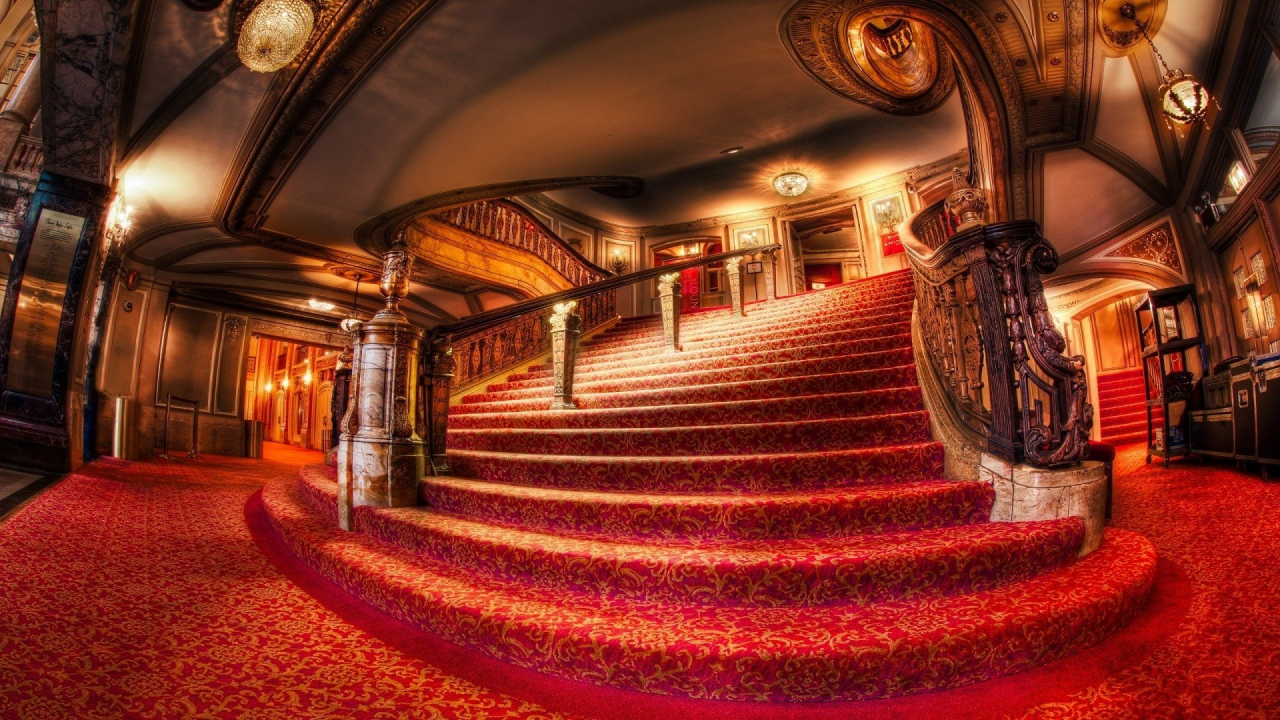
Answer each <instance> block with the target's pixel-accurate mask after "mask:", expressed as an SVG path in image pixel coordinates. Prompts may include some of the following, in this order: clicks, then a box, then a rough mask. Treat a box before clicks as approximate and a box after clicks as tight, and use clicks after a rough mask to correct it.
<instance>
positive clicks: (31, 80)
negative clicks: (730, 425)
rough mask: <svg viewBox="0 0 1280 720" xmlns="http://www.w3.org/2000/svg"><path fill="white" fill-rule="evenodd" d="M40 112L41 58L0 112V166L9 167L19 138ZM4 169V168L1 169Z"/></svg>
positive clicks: (23, 78)
mask: <svg viewBox="0 0 1280 720" xmlns="http://www.w3.org/2000/svg"><path fill="white" fill-rule="evenodd" d="M39 112H40V56H39V55H37V56H36V59H35V60H33V61H31V67H29V68H28V69H27V74H26V75H23V76H22V81H21V82H19V83H18V87H17V89H15V90H14V91H13V97H11V98H10V99H9V104H8V105H6V106H5V108H4V110H3V111H0V165H3V166H5V167H7V166H8V163H9V158H11V157H13V149H14V148H15V147H17V145H18V138H20V137H22V134H23V133H24V132H26V131H27V128H29V127H31V123H32V121H33V120H35V118H36V115H37V114H39ZM0 169H3V168H0Z"/></svg>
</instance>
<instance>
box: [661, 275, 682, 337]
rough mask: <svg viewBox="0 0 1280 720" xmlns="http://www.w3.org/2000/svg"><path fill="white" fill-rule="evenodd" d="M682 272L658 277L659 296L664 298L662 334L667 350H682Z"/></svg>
mask: <svg viewBox="0 0 1280 720" xmlns="http://www.w3.org/2000/svg"><path fill="white" fill-rule="evenodd" d="M681 289H682V288H681V287H680V273H671V274H669V275H661V276H659V277H658V297H659V298H661V300H662V336H663V339H664V340H665V341H666V346H667V352H677V351H679V350H680V302H681V298H680V290H681Z"/></svg>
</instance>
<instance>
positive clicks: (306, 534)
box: [263, 479, 1155, 701]
mask: <svg viewBox="0 0 1280 720" xmlns="http://www.w3.org/2000/svg"><path fill="white" fill-rule="evenodd" d="M297 485H298V482H297V480H296V479H282V480H278V481H274V482H272V483H270V484H268V485H267V487H266V488H265V489H264V490H263V503H264V505H265V507H266V509H267V512H268V515H269V517H270V519H271V522H272V523H273V525H274V527H275V528H276V529H277V531H278V532H279V533H280V534H281V536H282V538H283V539H284V541H285V542H286V543H287V544H288V545H289V546H290V547H291V548H292V549H293V550H294V552H296V553H297V554H298V555H299V557H301V558H302V559H303V560H304V561H305V562H306V563H308V564H309V565H310V566H311V567H312V568H313V569H315V570H316V571H317V572H319V573H321V574H322V575H324V576H326V577H327V578H328V579H329V580H330V581H332V582H334V583H336V584H337V585H338V586H339V587H342V588H343V589H345V590H346V591H348V592H350V593H353V594H354V595H356V596H357V597H359V598H362V599H363V600H365V601H366V602H369V603H371V604H373V605H374V606H375V607H378V608H380V609H381V610H383V611H384V612H387V613H388V614H390V615H392V616H393V617H396V618H398V619H400V620H403V621H406V622H409V623H411V624H414V625H417V626H418V627H421V628H423V629H425V630H428V631H431V632H435V633H438V634H440V635H442V636H443V637H445V638H446V639H449V640H452V641H454V642H457V643H460V644H463V645H467V646H470V647H474V648H478V649H480V650H483V651H485V652H487V653H489V654H491V655H493V656H495V657H497V658H500V659H503V660H505V661H508V662H512V663H515V664H518V665H521V666H524V667H529V668H533V669H537V670H541V671H544V672H549V673H552V674H556V675H560V676H562V677H566V678H569V679H572V680H578V681H584V682H595V683H603V684H608V685H613V686H616V687H621V688H628V689H635V690H644V691H648V692H660V693H671V694H679V695H687V696H691V697H700V698H718V699H725V700H729V699H733V700H788V701H797V700H836V699H869V698H876V697H889V696H894V695H901V694H905V693H910V692H919V691H923V690H938V689H943V688H947V687H953V686H957V685H962V684H965V683H970V682H975V681H979V680H984V679H988V678H991V677H993V676H995V675H999V674H1005V673H1013V672H1018V671H1021V670H1025V669H1028V668H1030V667H1033V666H1035V665H1038V664H1041V663H1044V662H1048V661H1050V660H1054V659H1057V658H1059V657H1062V656H1064V655H1066V654H1069V653H1070V652H1072V651H1074V650H1076V649H1078V648H1081V647H1084V646H1087V645H1089V644H1092V643H1095V642H1098V641H1100V640H1101V639H1103V638H1104V637H1106V636H1108V635H1109V634H1111V633H1113V632H1114V631H1115V630H1117V629H1118V628H1119V627H1121V626H1123V625H1124V624H1125V623H1126V622H1128V620H1129V619H1130V618H1132V617H1133V616H1134V615H1135V614H1136V613H1137V612H1138V610H1139V609H1140V608H1141V607H1142V604H1143V602H1144V600H1145V598H1146V595H1147V593H1148V591H1149V590H1150V588H1151V585H1152V583H1153V582H1154V578H1155V550H1154V548H1152V547H1151V545H1150V543H1148V542H1147V541H1146V540H1144V539H1142V538H1141V537H1140V536H1137V535H1134V534H1132V533H1126V532H1123V531H1116V530H1111V531H1108V534H1107V541H1106V543H1105V544H1104V545H1103V547H1102V549H1101V550H1099V551H1097V552H1095V553H1093V554H1092V555H1090V556H1088V557H1086V558H1084V559H1083V560H1081V561H1079V562H1077V563H1074V564H1072V565H1069V566H1067V567H1065V568H1062V569H1060V570H1056V571H1054V572H1051V573H1047V574H1044V575H1040V576H1038V577H1034V578H1030V579H1027V580H1025V581H1022V582H1018V583H1013V584H1008V585H1004V586H1002V587H999V588H996V589H993V590H988V591H984V592H979V593H972V594H965V595H953V596H935V597H922V598H917V599H914V600H909V601H894V602H886V603H879V604H874V605H854V604H849V605H834V606H828V607H817V608H815V607H795V608H753V607H710V606H696V605H694V606H674V605H670V604H661V603H640V602H635V601H628V600H624V599H618V598H607V597H590V596H584V595H580V594H577V593H567V592H564V591H563V590H552V589H547V588H544V587H539V586H535V585H526V584H523V583H512V582H504V581H501V580H497V579H492V578H487V577H484V576H478V575H477V574H476V573H473V572H467V571H465V570H464V569H461V568H457V567H452V566H449V565H447V564H445V563H440V562H435V561H431V560H427V559H424V558H422V557H420V556H415V555H414V554H412V553H410V552H408V551H405V550H403V549H401V548H398V547H396V546H395V545H393V544H390V543H386V542H383V541H380V540H378V539H377V538H374V537H370V536H369V535H367V534H364V533H349V532H343V531H341V530H338V529H337V528H336V526H335V516H336V511H335V510H334V509H333V504H332V502H331V503H330V504H329V505H328V506H327V507H326V509H325V511H323V512H318V511H316V510H314V509H312V508H311V507H310V506H309V505H308V504H307V503H306V501H305V500H303V499H302V497H301V494H300V491H299V490H298V489H297Z"/></svg>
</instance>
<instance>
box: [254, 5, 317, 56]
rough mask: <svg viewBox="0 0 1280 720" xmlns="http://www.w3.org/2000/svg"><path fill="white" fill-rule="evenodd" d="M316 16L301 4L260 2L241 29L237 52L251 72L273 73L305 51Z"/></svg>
mask: <svg viewBox="0 0 1280 720" xmlns="http://www.w3.org/2000/svg"><path fill="white" fill-rule="evenodd" d="M315 24H316V16H315V12H314V11H313V10H312V9H311V5H310V4H309V3H307V2H305V1H304V0H263V1H262V3H261V4H259V5H258V7H256V8H254V9H253V12H251V13H249V17H248V18H246V19H245V21H244V26H243V27H241V28H240V40H239V41H238V42H237V43H236V52H237V53H238V54H239V55H240V61H241V62H243V63H244V64H245V67H247V68H249V69H250V70H253V71H254V72H263V73H267V72H275V71H277V70H279V69H281V68H283V67H284V66H286V65H288V64H289V63H291V62H293V59H294V58H296V57H297V56H298V53H300V52H302V48H304V47H306V45H307V39H308V38H310V37H311V31H312V30H314V29H315Z"/></svg>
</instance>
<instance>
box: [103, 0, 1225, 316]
mask: <svg viewBox="0 0 1280 720" xmlns="http://www.w3.org/2000/svg"><path fill="white" fill-rule="evenodd" d="M790 4H791V3H790V1H789V0H610V2H594V3H589V2H581V1H580V0H540V1H539V2H537V3H529V2H515V1H514V0H467V1H466V2H462V1H461V0H443V1H442V2H440V3H438V4H437V5H436V6H435V7H434V9H432V10H431V11H430V12H428V13H426V14H425V15H424V16H423V17H422V18H421V19H420V20H419V21H418V22H417V24H416V25H415V26H414V27H412V28H410V29H409V30H408V31H407V34H406V35H405V36H404V37H402V38H401V39H400V40H399V42H398V43H397V44H396V45H395V46H394V47H392V48H391V49H390V51H389V52H388V53H387V54H386V55H385V56H384V57H382V59H381V60H380V61H379V63H378V64H377V65H376V66H375V67H374V68H373V70H372V71H371V72H370V73H369V74H368V75H366V76H365V77H364V78H363V79H362V80H361V82H360V84H359V85H358V87H357V88H356V89H355V90H354V91H353V93H352V94H351V95H350V96H348V97H347V98H346V99H345V100H344V101H343V102H342V104H341V105H340V106H339V107H337V109H336V110H335V111H334V113H333V115H332V116H331V117H330V118H329V120H328V121H327V123H326V124H325V125H324V126H323V127H322V129H321V131H320V132H319V134H318V135H317V136H316V137H315V138H314V139H313V140H312V141H311V142H310V144H309V145H308V146H306V148H305V150H304V152H303V154H302V155H301V158H300V160H298V163H297V165H296V166H295V168H294V170H293V171H292V173H291V174H290V175H289V176H288V178H287V180H286V181H285V182H284V184H283V186H282V187H281V188H280V190H279V192H278V193H277V194H276V195H275V196H274V197H273V198H272V199H271V201H270V204H269V205H268V207H267V208H266V211H265V213H264V214H265V221H264V227H265V228H267V229H270V230H274V231H277V232H281V233H285V234H288V235H292V236H296V237H298V238H300V239H302V240H305V241H307V242H311V243H316V244H319V245H322V246H325V247H328V248H333V249H337V250H341V251H345V252H351V253H361V252H362V251H360V250H359V248H357V247H356V246H355V244H354V242H353V237H352V233H353V231H354V229H355V228H356V226H358V225H359V224H361V223H363V222H365V221H367V220H369V219H370V218H372V217H374V216H376V215H378V214H380V213H383V212H385V211H387V210H390V209H392V208H394V207H396V206H398V205H401V204H403V203H405V202H408V201H411V200H413V199H416V198H419V197H423V196H426V195H429V194H433V193H438V192H443V191H448V190H453V189H456V188H461V187H468V186H477V185H485V184H490V183H501V182H510V181H519V180H526V179H530V178H538V177H554V176H574V175H636V176H641V177H644V178H645V179H646V180H647V181H648V189H647V190H646V192H645V193H643V194H642V195H640V196H639V197H637V198H633V199H629V200H620V199H614V198H608V197H605V196H603V195H600V194H598V193H594V192H592V191H589V190H572V191H560V192H556V193H554V194H553V197H554V199H555V200H557V201H558V202H560V203H562V204H564V205H567V206H569V207H572V208H574V209H576V210H579V211H581V212H584V213H587V214H590V215H594V216H596V217H598V218H600V219H602V220H605V221H609V222H614V223H617V224H624V225H652V224H666V223H672V222H680V221H686V220H692V219H696V218H699V217H706V216H712V215H721V214H728V213H735V212H740V211H746V210H753V209H757V208H761V207H766V206H772V205H776V204H778V202H779V197H778V196H777V195H776V194H775V193H774V192H773V191H772V189H771V188H769V186H768V180H769V179H770V178H771V177H772V176H773V175H775V174H777V173H778V172H781V171H783V170H790V169H798V170H801V171H802V172H805V173H806V174H807V175H809V176H810V179H811V181H812V189H811V190H810V191H809V192H808V193H807V194H806V196H805V197H809V196H818V195H822V194H825V193H828V192H832V191H835V190H839V189H842V188H845V187H849V186H852V185H856V184H859V183H861V182H865V181H867V180H869V179H872V178H875V177H880V176H883V175H886V174H889V173H892V172H895V171H898V170H901V169H903V168H905V167H909V166H911V165H915V164H919V163H925V162H931V161H934V160H937V159H938V158H941V157H945V156H947V155H949V154H951V153H953V152H954V151H956V150H957V149H958V148H961V147H963V146H964V144H965V132H964V123H963V118H962V114H961V111H960V104H959V101H958V97H957V96H956V95H953V96H952V97H951V98H950V99H949V100H948V101H947V102H946V103H945V104H944V105H943V106H942V107H941V108H939V109H938V110H936V111H934V112H933V113H930V114H927V115H923V116H919V117H910V118H904V117H893V116H889V115H884V114H881V113H879V112H876V111H874V110H871V109H869V108H866V107H863V106H860V105H858V104H856V103H853V102H851V101H849V100H847V99H845V98H842V97H840V96H838V95H836V94H835V93H833V92H830V91H829V90H827V89H826V88H825V87H823V86H822V85H821V84H820V83H818V82H816V81H814V80H813V78H811V77H809V75H808V74H807V73H806V72H805V71H804V70H802V69H801V68H800V67H799V66H798V65H797V63H796V62H795V60H793V59H792V57H791V56H790V54H789V53H788V51H787V49H786V48H785V46H784V44H783V42H782V41H781V39H780V37H779V35H778V23H779V20H780V18H781V17H782V15H783V13H784V12H785V11H786V9H787V7H788V6H789V5H790ZM979 4H982V5H983V6H984V7H985V8H986V10H987V11H989V12H991V13H994V12H995V11H996V10H997V9H999V8H1006V9H1007V8H1012V9H1013V10H1014V13H1013V15H1014V16H1015V17H1017V18H1018V19H1019V25H1020V26H1023V32H1024V33H1029V34H1031V35H1033V36H1034V35H1035V32H1036V31H1035V28H1033V27H1031V25H1030V24H1029V23H1028V22H1024V21H1025V20H1026V19H1027V18H1034V17H1036V16H1037V13H1040V12H1041V11H1043V10H1044V8H1043V6H1042V5H1043V3H1042V2H1041V1H1040V0H1017V1H1016V2H1014V3H1013V4H1012V5H1008V6H1006V5H1004V4H1003V3H1000V2H986V0H981V2H980V3H979ZM224 5H226V4H224ZM1221 5H1222V3H1221V0H1170V2H1169V10H1168V14H1167V17H1166V20H1165V22H1164V25H1163V27H1162V29H1161V31H1160V33H1159V35H1158V37H1157V42H1158V43H1159V44H1160V48H1161V51H1162V52H1164V54H1165V56H1166V58H1167V59H1168V60H1169V61H1170V64H1172V65H1174V66H1181V67H1185V68H1186V69H1187V70H1189V71H1191V72H1193V73H1196V74H1197V75H1201V76H1202V75H1203V74H1204V72H1205V70H1206V68H1207V67H1208V63H1209V59H1210V51H1211V48H1212V47H1213V37H1214V34H1215V32H1216V30H1215V29H1216V27H1217V24H1218V16H1219V13H1220V11H1221ZM987 6H989V7H987ZM152 7H153V10H152V14H151V21H150V25H149V29H148V32H147V38H148V40H147V44H146V47H145V51H144V52H143V53H142V55H141V60H140V63H139V64H138V66H137V69H136V74H135V76H134V82H135V86H134V90H133V98H134V101H133V107H132V113H131V116H132V120H131V126H132V127H133V128H134V129H137V128H138V127H140V126H141V124H142V123H143V122H144V121H145V119H146V118H147V117H149V116H151V115H152V114H153V113H154V112H155V111H156V109H157V108H158V107H161V106H162V105H163V103H164V102H165V101H166V98H172V97H174V96H175V93H176V92H180V91H181V90H182V88H183V87H184V83H185V82H189V81H190V79H191V78H192V77H194V75H193V73H194V72H195V71H196V70H198V69H199V68H200V67H202V66H207V65H208V63H209V62H210V61H211V60H212V59H213V58H214V57H216V55H217V54H218V53H220V52H225V49H226V44H225V43H226V40H227V28H226V25H227V20H226V10H225V8H224V9H223V10H219V11H215V12H212V13H200V12H196V11H193V10H190V9H188V8H186V7H185V6H184V5H183V4H182V3H181V0H154V2H153V3H152ZM1041 14H1042V13H1041ZM1027 45H1028V47H1031V48H1033V49H1034V48H1037V47H1039V40H1038V39H1037V38H1036V37H1030V38H1029V39H1028V40H1027ZM1143 52H1146V51H1145V50H1144V51H1143ZM1151 62H1152V61H1151V59H1150V57H1149V56H1144V57H1141V58H1140V59H1139V61H1138V65H1142V63H1146V64H1148V65H1149V64H1150V63H1151ZM1098 68H1099V69H1098V70H1097V76H1096V81H1095V85H1096V87H1097V88H1098V91H1097V92H1098V95H1097V96H1096V97H1095V99H1094V102H1095V103H1096V109H1097V120H1096V123H1095V125H1096V128H1097V138H1098V139H1099V140H1102V141H1103V142H1104V143H1105V144H1106V145H1107V146H1108V147H1110V148H1112V149H1113V150H1114V156H1112V157H1110V159H1109V161H1107V162H1104V161H1102V160H1100V159H1099V157H1098V155H1099V153H1097V152H1092V153H1091V152H1090V150H1089V149H1088V145H1089V143H1090V142H1092V138H1088V139H1086V140H1085V146H1084V147H1081V148H1075V149H1070V150H1064V151H1057V152H1050V153H1049V154H1048V155H1046V156H1045V158H1044V160H1043V168H1044V172H1043V177H1042V178H1039V179H1037V185H1036V190H1035V192H1036V193H1037V195H1038V196H1039V198H1040V204H1041V207H1042V208H1043V218H1042V219H1043V222H1044V225H1045V229H1046V234H1047V236H1048V237H1049V238H1050V239H1051V240H1052V241H1053V242H1054V243H1055V245H1057V246H1058V247H1059V249H1060V250H1068V249H1070V248H1074V247H1079V246H1082V245H1084V244H1087V243H1089V242H1090V241H1092V240H1094V239H1095V238H1096V236H1097V235H1098V234H1100V233H1105V231H1107V230H1109V229H1112V228H1115V227H1117V226H1120V225H1123V224H1124V223H1125V222H1127V221H1130V220H1133V219H1134V218H1135V217H1138V216H1142V215H1144V214H1147V213H1149V212H1150V211H1151V210H1152V209H1153V208H1154V207H1156V205H1157V200H1156V199H1153V197H1152V196H1151V195H1152V192H1153V190H1152V188H1151V187H1150V185H1151V182H1153V181H1154V182H1155V183H1157V184H1159V183H1165V184H1169V183H1171V182H1172V180H1171V179H1170V177H1169V175H1168V172H1167V171H1166V166H1167V165H1168V162H1167V160H1166V161H1165V162H1162V157H1166V156H1168V155H1169V154H1170V153H1175V152H1176V150H1175V149H1174V146H1173V143H1174V140H1172V138H1171V137H1169V134H1168V133H1167V131H1165V130H1163V125H1160V126H1159V127H1157V126H1155V125H1154V124H1153V123H1152V118H1151V117H1150V116H1149V114H1148V113H1147V108H1146V103H1147V98H1148V97H1149V96H1150V93H1152V92H1153V88H1151V87H1148V86H1147V85H1148V84H1149V79H1150V78H1149V76H1150V72H1145V74H1142V75H1141V77H1143V78H1146V80H1139V77H1140V76H1139V75H1135V63H1134V62H1131V61H1130V60H1129V59H1128V58H1116V59H1107V60H1106V61H1105V62H1100V63H1098ZM279 79H280V76H274V77H273V76H266V75H257V74H253V73H249V72H248V71H246V70H244V69H238V70H235V71H234V72H232V73H230V74H229V75H227V76H226V77H224V78H222V79H221V80H219V81H218V82H216V84H214V85H213V86H212V88H211V89H210V90H208V91H207V92H205V93H204V94H203V95H201V96H200V97H199V98H198V99H197V100H196V101H195V102H194V103H192V104H191V105H189V106H187V107H185V109H183V110H182V111H181V113H180V114H178V115H177V117H176V119H174V120H173V121H172V122H171V123H170V124H168V125H167V126H165V127H164V129H163V130H162V131H161V132H160V133H159V135H158V136H157V137H156V138H155V139H154V141H152V142H151V143H150V144H149V145H148V146H146V147H145V149H143V150H142V151H141V152H139V153H138V154H137V155H136V156H135V157H133V158H132V159H131V162H130V165H129V167H128V168H127V177H128V178H129V180H131V181H135V180H136V181H137V182H133V183H132V185H133V186H134V187H132V188H131V189H130V192H129V200H130V202H132V203H133V204H135V205H136V207H137V209H138V217H137V230H136V232H137V233H138V234H142V235H144V236H147V237H148V241H147V242H145V243H142V244H140V245H139V246H138V247H136V248H134V249H133V252H132V255H131V257H133V258H134V259H135V260H138V261H144V262H154V261H156V260H157V259H160V258H167V259H168V260H169V262H170V264H171V265H172V266H173V267H172V268H171V271H170V272H173V273H179V272H180V270H181V268H182V267H184V266H185V267H188V268H198V267H200V266H207V265H208V264H209V263H208V262H206V260H208V259H209V258H216V259H217V261H218V262H220V263H224V262H225V263H231V264H234V263H237V262H238V263H243V264H244V265H246V266H247V267H248V266H252V267H253V269H254V273H255V275H260V276H264V277H265V276H270V277H275V278H277V279H280V280H281V281H286V280H287V281H288V282H297V283H302V284H309V285H310V286H312V287H314V288H315V289H316V291H317V292H322V291H328V290H329V287H328V286H329V285H331V284H332V282H331V281H328V280H323V281H322V280H320V279H319V274H317V273H305V272H304V273H296V272H295V273H293V274H292V275H289V274H288V273H287V272H286V270H284V269H281V268H279V267H273V266H279V265H284V264H287V263H288V262H298V263H300V264H303V265H306V264H308V263H306V262H303V261H299V260H297V259H296V258H294V259H293V260H289V258H291V257H294V256H289V255H287V254H285V253H280V252H277V251H267V252H268V253H269V254H273V255H278V256H281V257H282V258H284V260H281V261H270V260H266V259H265V258H264V257H259V256H260V253H257V252H256V251H255V250H254V249H253V248H251V247H250V246H244V245H242V246H233V245H223V246H221V247H217V248H204V247H202V245H201V244H202V243H206V244H207V243H209V242H211V241H214V242H216V241H217V240H219V239H220V238H221V237H222V236H221V234H220V233H219V232H218V231H217V230H214V229H212V228H210V227H206V228H203V229H198V230H192V229H191V226H192V224H193V223H199V222H205V223H207V222H208V221H209V220H210V218H211V215H212V213H213V212H214V208H215V206H216V203H217V201H218V199H219V196H220V194H221V192H222V191H223V186H224V182H225V181H226V178H227V176H228V169H229V168H230V166H231V164H232V161H233V158H234V157H235V156H236V154H237V152H239V151H240V150H241V146H242V144H243V143H244V142H245V141H246V139H248V138H251V137H252V135H251V134H250V132H249V131H250V126H251V122H252V120H253V118H254V117H255V113H257V112H258V111H259V109H260V107H259V106H260V104H262V103H263V102H264V99H268V100H269V99H270V98H272V97H273V95H272V94H271V93H270V92H268V89H269V87H270V86H271V84H272V83H273V82H277V83H278V81H279ZM1162 132H1163V133H1164V134H1163V135H1162V134H1161V133H1162ZM738 145H743V146H746V150H745V151H744V152H742V153H740V154H737V155H734V156H724V155H721V154H720V151H722V150H724V149H726V148H729V147H733V146H738ZM1103 154H1105V153H1103ZM1140 175H1145V177H1139V176H1140ZM1143 183H1146V186H1144V185H1143ZM1144 187H1145V189H1144ZM188 243H190V244H191V245H190V247H189V248H187V249H188V250H190V251H191V253H196V252H198V253H199V255H198V256H197V255H194V254H193V255H192V256H191V257H189V258H185V259H184V258H183V257H182V256H183V247H184V245H185V244H188ZM335 280H336V279H335ZM236 282H242V280H238V281H236ZM336 282H337V283H338V284H339V285H341V284H342V283H343V281H336ZM419 290H421V292H422V296H423V299H424V301H426V302H428V303H430V304H432V305H434V306H435V307H436V308H438V309H440V310H442V311H443V312H445V313H447V314H449V315H453V316H463V315H466V314H469V313H470V312H472V311H473V310H474V308H475V307H477V306H480V307H484V308H490V307H495V306H497V305H498V304H503V303H506V302H510V298H507V297H506V296H504V295H501V294H497V293H485V294H483V295H481V296H480V297H477V296H476V295H474V294H473V295H472V296H471V297H470V298H469V300H468V298H466V297H464V296H462V295H460V294H457V293H447V292H444V291H442V290H437V289H428V288H417V287H415V292H418V291H419ZM428 290H429V291H430V292H429V293H428ZM428 294H430V295H431V297H432V298H433V299H430V300H427V295H428ZM426 307H427V306H426V305H423V306H422V308H420V309H422V311H423V312H427V311H426V309H425V308H426Z"/></svg>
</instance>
